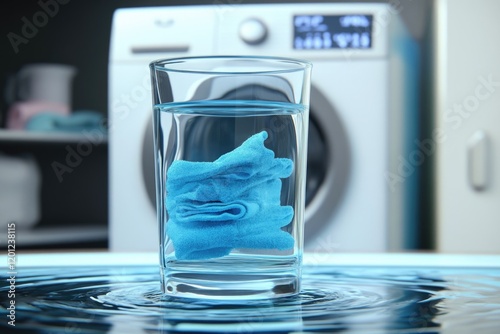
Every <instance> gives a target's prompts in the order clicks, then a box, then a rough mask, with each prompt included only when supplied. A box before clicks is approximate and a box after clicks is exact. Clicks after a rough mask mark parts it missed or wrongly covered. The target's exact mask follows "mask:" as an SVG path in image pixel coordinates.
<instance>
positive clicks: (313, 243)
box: [109, 3, 418, 252]
mask: <svg viewBox="0 0 500 334" xmlns="http://www.w3.org/2000/svg"><path fill="white" fill-rule="evenodd" d="M199 55H268V56H269V55H272V56H283V57H292V58H299V59H307V60H309V61H311V62H312V63H313V74H312V91H311V105H310V124H309V144H308V162H307V170H308V172H307V191H306V192H307V196H306V210H305V218H306V223H305V224H306V225H305V247H306V250H309V251H317V252H357V251H363V252H367V251H373V252H384V251H389V250H402V249H411V248H412V247H414V245H415V242H416V240H417V235H418V226H417V221H416V217H417V215H416V208H417V196H418V195H417V192H418V187H417V184H418V169H417V168H413V167H414V166H411V153H412V149H413V147H412V145H413V144H412V143H413V142H414V141H415V139H416V138H417V131H418V115H417V110H418V103H417V91H416V87H417V83H418V78H417V75H418V47H417V43H416V42H415V41H414V40H413V39H412V38H411V36H410V35H409V34H408V33H407V30H406V28H405V26H404V24H403V23H402V20H401V18H400V16H399V15H398V10H397V8H394V7H391V6H389V5H387V4H374V3H370V4H363V3H356V4H347V3H345V4H344V3H333V4H311V3H307V4H241V5H197V6H167V7H145V8H124V9H118V10H116V12H115V13H114V16H113V22H112V33H111V43H110V57H109V168H110V170H109V179H110V185H109V196H110V199H109V203H110V210H109V212H110V249H111V250H113V251H149V250H156V249H158V246H159V241H158V234H159V230H158V225H157V221H156V210H155V190H154V164H153V139H152V106H151V101H152V99H151V91H150V77H149V72H148V71H149V68H148V64H149V63H150V62H151V61H153V60H156V59H159V58H173V57H182V56H199ZM408 164H410V166H408ZM409 167H412V170H409Z"/></svg>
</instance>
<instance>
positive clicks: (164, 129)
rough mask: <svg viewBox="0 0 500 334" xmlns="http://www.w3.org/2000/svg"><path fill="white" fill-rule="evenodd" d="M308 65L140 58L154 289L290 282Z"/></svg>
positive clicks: (262, 290) (255, 293)
mask: <svg viewBox="0 0 500 334" xmlns="http://www.w3.org/2000/svg"><path fill="white" fill-rule="evenodd" d="M311 68H312V66H311V63H309V62H307V61H303V60H296V59H289V58H277V57H256V56H248V57H244V56H213V57H190V58H177V59H166V60H158V61H155V62H152V63H151V64H150V70H151V77H152V91H153V109H154V149H155V168H156V169H155V170H156V206H157V215H158V224H159V233H160V238H159V240H160V265H161V280H162V282H161V285H162V290H163V292H164V293H165V294H167V295H171V296H178V297H193V298H209V299H233V300H234V299H243V300H245V299H261V298H274V297H281V296H291V295H294V294H297V293H298V292H299V291H300V276H301V262H302V252H303V230H304V210H305V183H306V165H307V164H306V157H307V138H308V136H307V131H308V122H309V91H310V76H311Z"/></svg>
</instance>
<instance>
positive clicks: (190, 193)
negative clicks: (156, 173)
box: [165, 131, 295, 260]
mask: <svg viewBox="0 0 500 334" xmlns="http://www.w3.org/2000/svg"><path fill="white" fill-rule="evenodd" d="M267 136H268V134H267V132H265V131H263V132H260V133H257V134H255V135H253V136H252V137H250V138H249V139H247V140H246V141H245V142H244V143H243V144H242V145H241V146H239V147H237V148H236V149H234V150H233V151H231V152H229V153H226V154H224V155H222V156H221V157H220V158H219V159H217V160H215V161H214V162H193V161H184V160H177V161H174V162H173V163H172V165H171V166H170V168H169V169H168V171H167V180H166V187H167V196H166V200H165V202H166V203H165V204H166V207H167V211H168V222H167V234H168V236H169V238H170V240H172V243H173V245H174V249H175V255H176V257H177V259H179V260H200V259H209V258H217V257H221V256H225V255H228V254H229V253H230V252H231V250H232V249H234V248H252V249H278V250H287V249H291V248H293V245H294V242H295V241H294V239H293V237H292V236H291V235H290V234H289V233H287V232H285V231H283V230H282V227H284V226H286V225H288V224H290V222H291V220H292V219H293V215H294V211H293V208H292V207H291V206H281V200H280V197H281V180H280V179H281V178H287V177H289V176H290V175H291V173H292V171H293V162H292V160H290V159H286V158H275V157H274V152H273V151H272V150H270V149H268V148H266V147H265V146H264V141H265V140H266V138H267Z"/></svg>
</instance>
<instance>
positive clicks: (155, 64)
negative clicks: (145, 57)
mask: <svg viewBox="0 0 500 334" xmlns="http://www.w3.org/2000/svg"><path fill="white" fill-rule="evenodd" d="M224 59H226V60H231V59H233V60H254V61H261V62H263V63H266V64H272V63H280V64H285V63H286V64H289V65H290V68H280V69H276V68H274V69H273V68H272V67H270V68H269V69H265V70H262V69H259V70H248V71H235V70H223V71H221V70H207V69H182V68H175V67H174V66H171V67H169V66H167V65H169V64H172V65H173V64H179V63H181V62H186V61H193V60H210V61H213V60H224ZM149 67H150V68H151V70H159V71H165V72H179V73H192V74H213V75H221V74H238V75H245V74H247V75H248V74H281V73H293V72H300V71H306V70H308V69H311V68H312V62H310V61H308V60H304V59H297V58H289V57H275V56H256V55H251V56H231V55H219V56H213V55H212V56H188V57H177V58H165V59H157V60H154V61H152V62H150V63H149Z"/></svg>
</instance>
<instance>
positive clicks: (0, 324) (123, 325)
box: [0, 252, 500, 333]
mask: <svg viewBox="0 0 500 334" xmlns="http://www.w3.org/2000/svg"><path fill="white" fill-rule="evenodd" d="M15 260H16V261H15V264H14V267H13V269H14V270H10V269H11V268H10V267H9V266H10V265H9V261H11V258H9V257H8V256H2V257H0V261H2V263H4V264H5V263H7V267H4V268H5V269H4V270H2V272H1V273H0V276H1V282H2V283H1V285H0V296H1V298H0V313H1V318H0V319H2V320H0V332H1V333H9V332H23V333H24V332H26V333H29V332H34V333H35V332H36V333H38V332H41V333H309V332H314V333H337V332H346V333H474V332H475V333H499V332H500V256H495V255H490V256H488V255H482V256H472V255H467V256H466V255H436V254H331V255H325V254H305V256H304V268H303V278H302V290H301V293H300V294H299V295H297V296H294V297H287V298H280V299H274V300H260V301H259V300H253V301H245V302H238V301H231V302H222V301H217V300H193V299H185V300H184V299H177V298H171V297H166V296H164V295H163V294H162V293H161V291H160V281H159V268H158V259H157V255H156V254H152V253H104V252H103V253H97V252H96V253H64V254H55V253H51V254H49V253H47V254H25V255H23V254H18V255H16V259H15ZM13 305H14V306H13ZM14 325H15V326H14Z"/></svg>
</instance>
